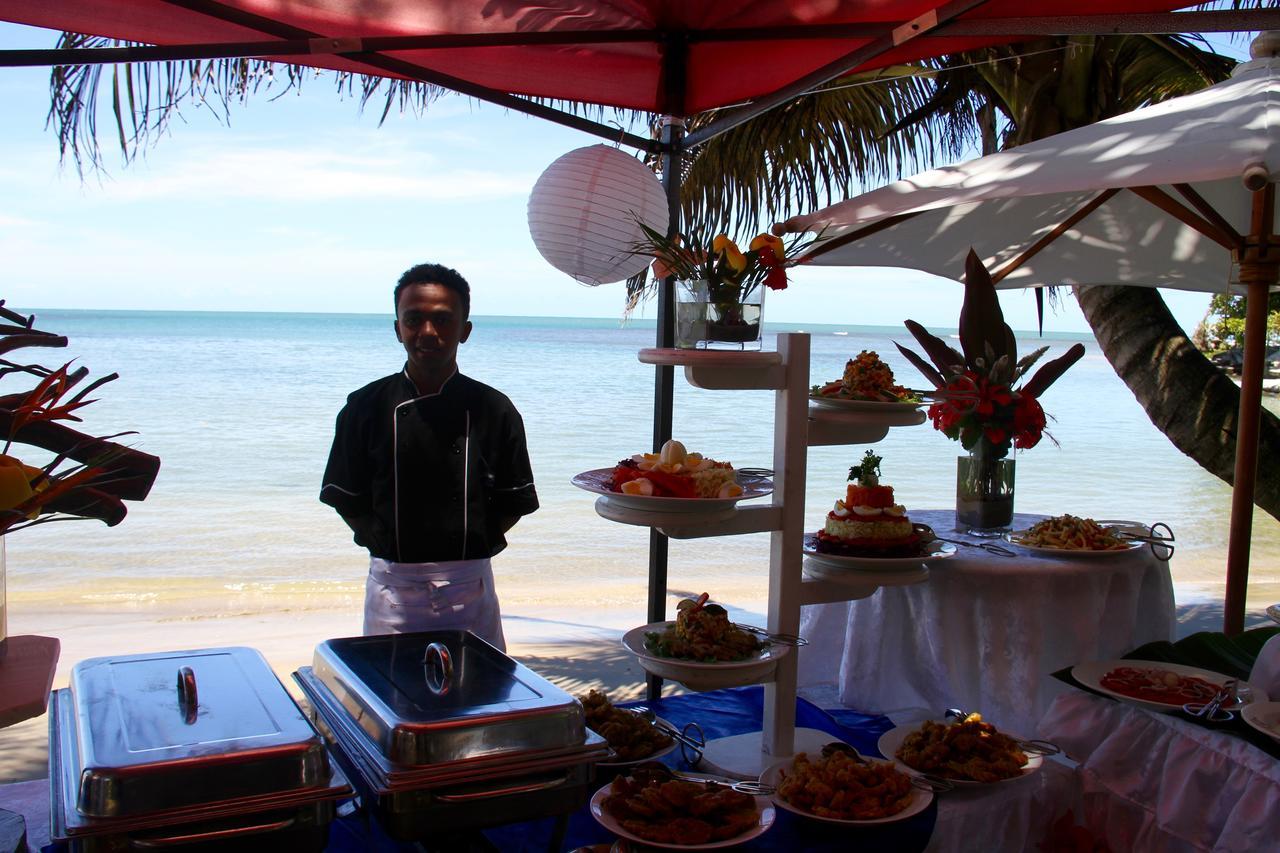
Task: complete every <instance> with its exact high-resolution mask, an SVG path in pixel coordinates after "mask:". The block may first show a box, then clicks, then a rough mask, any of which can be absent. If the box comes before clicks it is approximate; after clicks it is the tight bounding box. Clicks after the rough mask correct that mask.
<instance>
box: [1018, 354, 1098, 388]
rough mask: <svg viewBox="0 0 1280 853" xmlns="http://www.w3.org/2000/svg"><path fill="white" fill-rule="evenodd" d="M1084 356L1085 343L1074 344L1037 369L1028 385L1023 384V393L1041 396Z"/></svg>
mask: <svg viewBox="0 0 1280 853" xmlns="http://www.w3.org/2000/svg"><path fill="white" fill-rule="evenodd" d="M1083 356H1084V344H1073V345H1072V347H1071V349H1069V350H1067V351H1066V352H1064V353H1063V354H1062V355H1060V356H1058V357H1057V358H1055V359H1053V360H1052V361H1047V362H1045V363H1044V365H1042V366H1041V368H1040V369H1039V370H1037V371H1036V375H1035V376H1032V377H1031V380H1030V381H1029V382H1027V384H1026V385H1023V386H1022V393H1024V394H1030V395H1031V396H1032V397H1039V396H1040V395H1041V394H1043V393H1044V392H1045V391H1046V390H1048V388H1049V386H1050V385H1052V384H1053V383H1054V382H1057V381H1058V377H1059V376H1061V375H1062V374H1064V373H1066V372H1067V368H1068V367H1070V366H1071V365H1073V364H1075V363H1076V362H1077V361H1079V360H1080V359H1081V357H1083Z"/></svg>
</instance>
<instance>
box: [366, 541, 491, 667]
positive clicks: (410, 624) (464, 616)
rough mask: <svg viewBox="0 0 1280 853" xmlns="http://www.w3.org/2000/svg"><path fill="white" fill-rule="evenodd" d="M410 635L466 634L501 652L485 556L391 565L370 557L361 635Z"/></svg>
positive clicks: (489, 574) (489, 575)
mask: <svg viewBox="0 0 1280 853" xmlns="http://www.w3.org/2000/svg"><path fill="white" fill-rule="evenodd" d="M412 631H471V632H472V633H473V634H476V635H477V636H479V637H481V638H482V639H484V640H485V641H487V642H489V643H490V644H491V645H494V646H496V647H497V648H498V649H500V650H501V651H504V652H505V651H506V650H507V644H506V640H505V639H504V637H503V636H502V613H501V612H500V611H499V609H498V596H497V593H496V592H495V591H494V587H493V568H492V567H491V565H490V563H489V558H488V557H485V558H484V559H481V560H451V561H445V562H439V563H392V562H389V561H387V560H383V559H381V558H380V557H371V558H370V559H369V579H368V580H367V581H366V582H365V587H364V633H365V634H366V635H370V634H406V633H409V632H412Z"/></svg>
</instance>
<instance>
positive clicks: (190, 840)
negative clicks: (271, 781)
mask: <svg viewBox="0 0 1280 853" xmlns="http://www.w3.org/2000/svg"><path fill="white" fill-rule="evenodd" d="M297 822H298V818H297V817H296V816H295V817H287V818H285V819H284V820H273V821H271V822H270V823H260V824H255V825H253V826H236V827H232V828H231V829H214V830H210V831H208V832H193V833H190V834H189V835H166V836H164V837H163V838H130V839H129V846H130V847H136V848H139V849H142V850H156V849H160V848H164V847H177V846H178V845H180V844H195V843H196V842H203V841H221V840H224V839H230V838H239V837H240V836H242V835H259V834H261V833H264V832H275V831H276V830H279V829H288V828H289V827H290V826H293V824H295V823H297Z"/></svg>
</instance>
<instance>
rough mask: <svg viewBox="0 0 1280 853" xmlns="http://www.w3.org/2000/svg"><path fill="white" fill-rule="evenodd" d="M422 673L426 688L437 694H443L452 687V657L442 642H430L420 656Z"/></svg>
mask: <svg viewBox="0 0 1280 853" xmlns="http://www.w3.org/2000/svg"><path fill="white" fill-rule="evenodd" d="M422 670H423V675H424V676H425V677H426V682H427V689H428V690H430V691H431V692H432V693H434V694H435V695H437V696H444V695H445V694H447V693H448V692H449V691H450V690H452V689H453V657H452V656H451V655H450V654H449V647H448V646H446V645H445V644H444V643H439V642H436V643H430V644H428V645H427V651H426V654H424V655H423V657H422Z"/></svg>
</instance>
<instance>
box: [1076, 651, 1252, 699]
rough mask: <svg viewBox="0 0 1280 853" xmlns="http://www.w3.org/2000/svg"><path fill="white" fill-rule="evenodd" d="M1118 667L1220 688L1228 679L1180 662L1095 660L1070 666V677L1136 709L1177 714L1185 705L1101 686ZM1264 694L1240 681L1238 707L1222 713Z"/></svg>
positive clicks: (1219, 674)
mask: <svg viewBox="0 0 1280 853" xmlns="http://www.w3.org/2000/svg"><path fill="white" fill-rule="evenodd" d="M1121 666H1132V667H1137V668H1139V669H1165V670H1168V671H1169V672H1172V673H1174V674H1175V675H1188V676H1194V677H1195V678H1203V679H1204V680H1205V681H1207V682H1209V683H1210V684H1213V685H1216V686H1218V687H1221V686H1222V684H1224V683H1225V682H1226V681H1228V680H1229V679H1230V678H1231V676H1229V675H1223V674H1222V673H1220V672H1213V671H1212V670H1208V669H1200V668H1199V667H1194V666H1183V665H1182V664H1179V663H1165V662H1164V661H1154V660H1095V661H1089V662H1087V663H1078V664H1076V665H1075V666H1073V667H1071V676H1072V677H1073V678H1074V679H1075V680H1076V681H1078V682H1080V683H1081V684H1083V685H1084V686H1085V687H1089V688H1091V689H1093V690H1096V691H1098V692H1099V693H1105V694H1106V695H1108V696H1112V697H1114V698H1116V699H1119V700H1120V701H1122V702H1128V703H1130V704H1132V705H1137V706H1138V707H1139V708H1146V709H1147V710H1150V711H1176V710H1178V709H1179V708H1181V707H1182V706H1183V704H1184V702H1183V700H1181V699H1179V700H1178V701H1176V702H1174V701H1169V702H1151V701H1148V700H1146V699H1135V698H1133V697H1132V696H1126V695H1125V694H1123V693H1117V692H1116V691H1114V690H1108V689H1107V688H1105V687H1103V686H1102V677H1103V676H1104V675H1106V674H1107V673H1108V672H1110V671H1111V670H1113V669H1116V668H1117V667H1121ZM1262 695H1264V694H1263V693H1262V691H1260V690H1258V688H1256V687H1254V686H1253V685H1252V684H1250V683H1249V682H1247V681H1241V682H1240V687H1239V696H1240V699H1241V702H1240V704H1239V705H1234V706H1231V707H1227V706H1223V708H1224V710H1228V711H1230V710H1233V709H1235V708H1239V707H1240V705H1244V704H1247V703H1249V702H1251V701H1252V700H1253V697H1255V696H1262Z"/></svg>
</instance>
